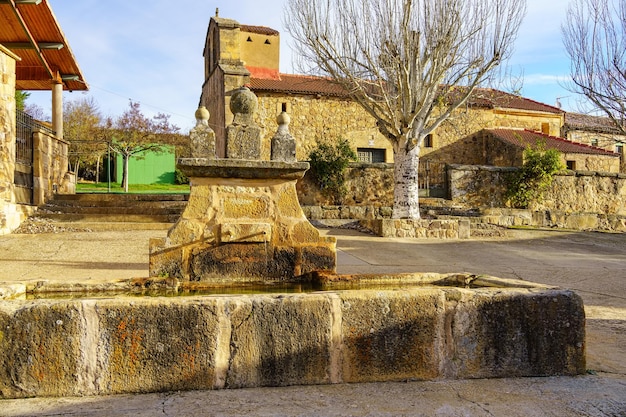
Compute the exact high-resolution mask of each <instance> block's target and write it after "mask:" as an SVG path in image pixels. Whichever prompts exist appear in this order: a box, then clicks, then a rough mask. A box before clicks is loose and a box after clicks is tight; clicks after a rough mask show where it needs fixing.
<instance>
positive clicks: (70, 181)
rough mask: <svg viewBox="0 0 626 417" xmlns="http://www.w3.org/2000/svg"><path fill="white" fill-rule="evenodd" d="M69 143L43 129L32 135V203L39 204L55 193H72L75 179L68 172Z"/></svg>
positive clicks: (74, 188)
mask: <svg viewBox="0 0 626 417" xmlns="http://www.w3.org/2000/svg"><path fill="white" fill-rule="evenodd" d="M68 149H69V143H68V142H66V141H64V140H61V139H57V138H55V137H54V136H51V135H48V134H47V133H45V132H43V131H38V132H35V133H34V135H33V188H34V190H33V204H34V205H35V206H40V205H42V204H45V203H46V201H48V200H49V199H51V198H52V196H53V195H54V194H55V193H57V192H60V193H63V194H73V193H74V192H75V190H76V181H75V176H74V174H73V173H70V172H68V170H67V167H68Z"/></svg>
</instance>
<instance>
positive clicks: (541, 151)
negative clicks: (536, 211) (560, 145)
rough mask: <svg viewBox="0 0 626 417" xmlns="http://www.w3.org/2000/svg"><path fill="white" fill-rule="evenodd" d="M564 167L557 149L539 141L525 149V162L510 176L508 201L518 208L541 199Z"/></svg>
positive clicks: (526, 206) (507, 193)
mask: <svg viewBox="0 0 626 417" xmlns="http://www.w3.org/2000/svg"><path fill="white" fill-rule="evenodd" d="M564 168H565V166H564V165H563V162H562V161H561V154H560V152H559V151H557V150H556V149H548V150H546V149H545V144H544V143H537V144H536V146H535V148H532V147H530V146H528V147H527V148H526V149H525V150H524V164H523V165H522V167H521V168H520V169H519V170H517V171H516V172H514V173H512V174H511V175H510V176H509V178H508V181H507V182H508V184H507V185H508V188H507V192H506V194H505V196H506V198H507V201H508V202H509V204H510V205H511V206H512V207H516V208H528V206H529V205H530V203H531V202H533V201H537V202H539V201H541V198H542V195H543V192H544V191H545V190H546V189H547V188H548V187H549V186H550V184H552V179H553V178H554V174H556V173H557V172H559V171H561V170H562V169H564Z"/></svg>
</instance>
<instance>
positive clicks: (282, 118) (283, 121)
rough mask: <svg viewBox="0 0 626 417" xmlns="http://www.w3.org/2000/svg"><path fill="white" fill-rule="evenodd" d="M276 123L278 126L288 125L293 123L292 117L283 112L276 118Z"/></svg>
mask: <svg viewBox="0 0 626 417" xmlns="http://www.w3.org/2000/svg"><path fill="white" fill-rule="evenodd" d="M276 123H277V124H278V125H288V124H289V123H291V117H290V116H289V115H288V114H287V113H286V112H282V113H280V114H279V115H278V116H276Z"/></svg>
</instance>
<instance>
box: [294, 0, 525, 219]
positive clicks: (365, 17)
mask: <svg viewBox="0 0 626 417" xmlns="http://www.w3.org/2000/svg"><path fill="white" fill-rule="evenodd" d="M525 11H526V0H287V5H286V12H287V13H286V17H285V23H286V27H287V31H288V32H289V33H290V34H291V35H292V36H293V38H294V40H295V42H296V46H297V51H298V53H299V54H300V56H301V58H302V60H303V61H302V62H303V63H304V64H305V65H304V66H301V68H300V69H301V70H303V71H304V72H309V73H314V74H319V75H324V76H327V77H331V78H332V79H333V80H334V81H335V82H336V83H338V84H339V85H341V86H342V87H343V88H344V89H345V90H346V91H347V92H348V93H349V94H350V96H351V98H352V99H353V100H354V101H355V102H357V103H358V104H359V105H361V106H362V107H363V109H364V110H365V111H367V112H368V113H369V114H370V115H371V116H372V117H373V118H374V119H375V120H376V124H377V126H378V129H379V131H380V133H381V134H382V135H383V136H384V137H386V138H387V139H388V140H389V141H390V142H391V144H392V146H393V148H394V155H395V157H396V158H397V159H396V160H395V163H396V164H397V167H396V169H395V171H394V172H395V175H396V179H395V181H396V187H398V188H400V190H396V191H397V192H396V193H395V197H394V217H406V218H419V210H418V209H417V206H418V199H417V187H418V184H417V166H418V161H417V158H418V157H419V150H420V148H421V146H422V141H423V139H424V138H425V137H426V136H427V135H428V134H430V133H431V132H433V130H435V129H436V128H437V127H438V126H439V125H440V124H441V123H442V122H443V121H444V120H446V119H447V118H448V117H450V115H451V114H452V112H454V110H456V109H457V108H459V107H460V106H461V105H463V104H464V103H465V102H466V101H467V99H468V98H469V96H470V95H471V94H472V92H473V91H474V89H475V88H476V87H477V86H478V85H480V84H481V83H484V82H486V81H487V80H488V79H489V78H490V77H491V76H492V75H493V73H494V71H493V70H494V69H495V68H496V67H497V66H498V65H499V64H500V63H502V61H503V60H504V59H506V58H507V57H508V56H509V54H510V52H511V50H512V46H513V42H514V40H515V37H516V36H517V31H518V29H519V25H520V24H521V21H522V18H523V16H524V14H525ZM411 181H412V182H414V184H409V182H411Z"/></svg>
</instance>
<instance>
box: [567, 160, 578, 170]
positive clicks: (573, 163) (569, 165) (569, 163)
mask: <svg viewBox="0 0 626 417" xmlns="http://www.w3.org/2000/svg"><path fill="white" fill-rule="evenodd" d="M566 164H567V169H569V170H571V171H576V161H566Z"/></svg>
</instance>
